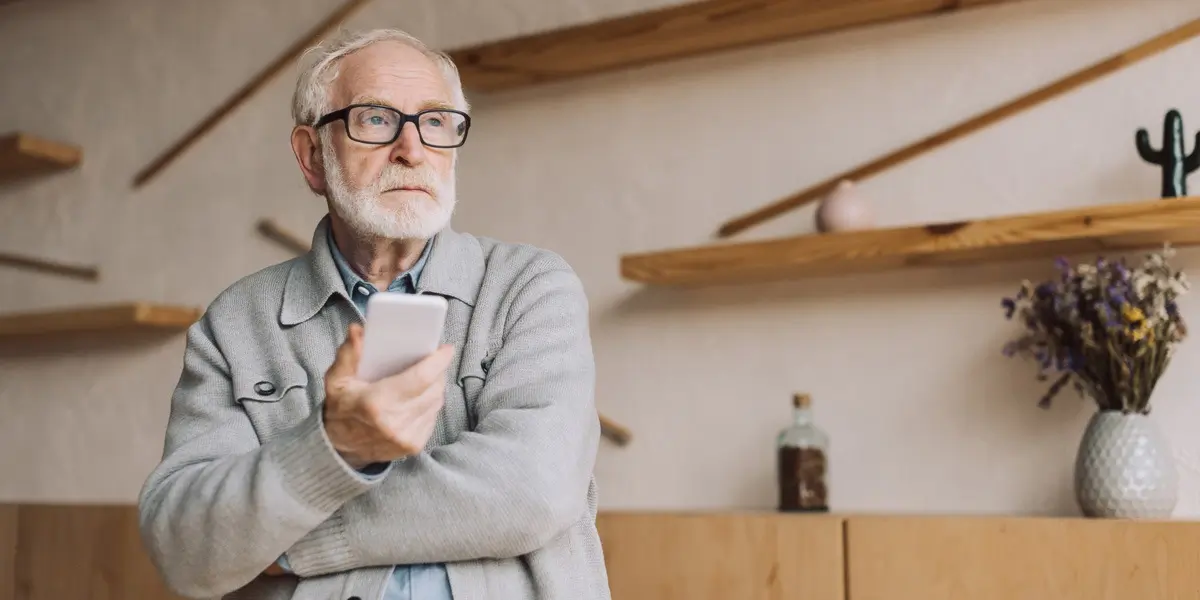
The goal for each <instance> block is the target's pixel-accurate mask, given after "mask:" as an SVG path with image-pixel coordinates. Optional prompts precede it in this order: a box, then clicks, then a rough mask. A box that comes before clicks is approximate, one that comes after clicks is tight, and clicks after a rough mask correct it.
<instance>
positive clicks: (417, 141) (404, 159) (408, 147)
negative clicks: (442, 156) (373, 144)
mask: <svg viewBox="0 0 1200 600" xmlns="http://www.w3.org/2000/svg"><path fill="white" fill-rule="evenodd" d="M391 158H392V162H395V163H402V164H406V165H419V164H421V163H423V162H425V145H424V144H422V143H421V133H420V132H419V131H417V125H416V123H405V124H403V125H402V126H401V127H400V137H398V138H396V142H395V143H394V144H392V157H391Z"/></svg>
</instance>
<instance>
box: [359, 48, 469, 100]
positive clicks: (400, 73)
mask: <svg viewBox="0 0 1200 600" xmlns="http://www.w3.org/2000/svg"><path fill="white" fill-rule="evenodd" d="M338 71H339V76H338V77H337V80H336V82H335V88H336V91H335V95H336V96H337V97H338V99H339V100H341V101H342V103H344V104H381V105H384V106H391V107H393V108H398V109H404V108H408V109H410V110H413V109H425V108H452V107H453V103H452V102H451V101H450V90H449V89H448V86H447V85H446V79H445V77H444V75H443V73H442V72H441V70H440V69H439V68H438V67H437V65H436V64H434V62H433V60H431V59H430V58H429V57H428V56H425V55H424V54H423V53H421V52H420V51H418V50H416V49H415V48H412V47H410V46H407V45H405V44H401V43H398V42H382V43H379V44H375V45H372V46H368V47H366V48H363V49H362V50H359V51H358V52H355V53H353V54H351V55H349V56H347V57H345V58H344V59H343V60H342V64H341V65H339V69H338Z"/></svg>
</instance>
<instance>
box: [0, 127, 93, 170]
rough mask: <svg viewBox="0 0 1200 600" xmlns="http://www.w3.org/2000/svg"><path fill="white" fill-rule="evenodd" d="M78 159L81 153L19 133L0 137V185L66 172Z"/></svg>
mask: <svg viewBox="0 0 1200 600" xmlns="http://www.w3.org/2000/svg"><path fill="white" fill-rule="evenodd" d="M82 159H83V152H82V151H81V150H80V149H79V148H77V147H75V146H71V145H69V144H63V143H60V142H54V141H51V140H47V139H42V138H38V137H34V136H32V135H29V134H26V133H20V132H16V133H9V134H6V135H3V136H0V182H4V181H11V180H15V179H22V178H25V177H32V176H34V175H42V174H45V173H50V172H53V171H61V170H64V169H70V168H72V167H75V166H76V165H78V164H79V163H80V161H81V160H82Z"/></svg>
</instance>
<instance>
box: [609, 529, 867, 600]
mask: <svg viewBox="0 0 1200 600" xmlns="http://www.w3.org/2000/svg"><path fill="white" fill-rule="evenodd" d="M597 527H598V528H599V530H600V539H601V542H602V543H603V544H604V557H605V563H606V565H607V567H608V578H609V585H610V587H611V589H612V597H613V600H734V599H736V600H844V598H845V594H844V591H843V589H844V588H843V580H844V575H843V563H842V520H841V519H839V518H836V517H830V516H802V515H797V516H789V515H777V514H773V513H745V514H739V513H717V514H703V513H699V514H691V515H689V514H679V513H620V512H616V513H614V512H609V513H601V514H600V516H599V518H598V519H597Z"/></svg>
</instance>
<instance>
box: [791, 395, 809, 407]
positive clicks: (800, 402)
mask: <svg viewBox="0 0 1200 600" xmlns="http://www.w3.org/2000/svg"><path fill="white" fill-rule="evenodd" d="M810 404H812V397H810V396H809V395H808V394H803V393H796V394H792V406H794V407H796V408H807V407H808V405H810Z"/></svg>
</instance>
